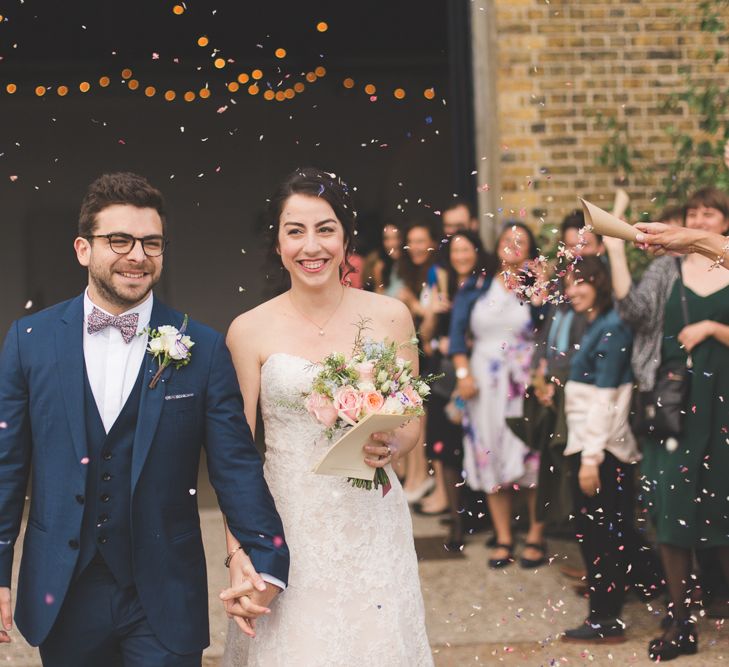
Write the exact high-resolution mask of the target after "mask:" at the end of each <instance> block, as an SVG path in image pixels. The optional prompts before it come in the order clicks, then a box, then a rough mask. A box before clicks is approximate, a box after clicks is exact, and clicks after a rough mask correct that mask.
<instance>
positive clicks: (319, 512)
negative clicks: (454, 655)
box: [223, 353, 433, 667]
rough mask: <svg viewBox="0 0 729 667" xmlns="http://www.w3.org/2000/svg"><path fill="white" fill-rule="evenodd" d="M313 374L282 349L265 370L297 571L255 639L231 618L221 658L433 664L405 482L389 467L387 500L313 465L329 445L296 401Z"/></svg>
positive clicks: (276, 477) (269, 471)
mask: <svg viewBox="0 0 729 667" xmlns="http://www.w3.org/2000/svg"><path fill="white" fill-rule="evenodd" d="M315 373H316V366H315V365H314V364H311V362H309V361H307V360H306V359H303V358H301V357H296V356H293V355H289V354H284V353H276V354H274V355H272V356H271V357H269V359H268V360H267V362H266V363H265V364H264V366H263V367H262V369H261V411H262V414H263V421H264V425H265V430H266V461H265V465H264V472H265V475H266V480H267V482H268V485H269V487H270V489H271V493H272V494H273V497H274V499H275V501H276V507H277V509H278V511H279V513H280V515H281V518H282V520H283V524H284V531H285V534H286V539H287V543H288V546H289V549H290V551H291V570H290V573H289V585H288V588H287V589H286V590H285V591H284V592H283V593H282V594H281V595H279V596H278V597H277V598H276V600H275V601H274V603H273V605H272V613H271V615H270V616H268V617H265V618H260V619H258V622H257V629H256V633H257V637H256V639H254V640H250V641H249V640H248V639H247V638H246V637H245V636H244V635H243V634H242V633H241V632H240V630H238V628H237V626H235V625H234V624H233V625H231V628H230V630H229V637H228V642H227V645H226V656H225V658H224V663H223V664H224V665H227V666H228V667H241V666H242V665H246V664H247V665H250V666H265V667H272V666H274V667H279V666H280V667H290V665H307V666H308V665H312V666H315V665H316V666H318V665H322V666H327V667H329V666H332V667H334V666H335V665H342V666H343V667H350V666H351V665H355V664H368V663H369V664H377V665H381V666H390V665H391V666H392V667H396V666H397V667H404V666H410V665H412V666H413V667H427V666H428V665H432V664H433V661H432V657H431V653H430V647H429V644H428V639H427V636H426V633H425V618H424V609H423V599H422V595H421V592H420V580H419V577H418V566H417V559H416V556H415V549H414V545H413V536H412V524H411V521H410V513H409V510H408V507H407V502H406V501H405V498H404V496H403V492H402V487H401V486H400V483H399V481H398V480H397V477H396V475H395V474H394V472H393V471H392V470H389V469H388V475H389V476H390V479H391V480H392V482H393V488H392V490H391V491H390V493H388V494H387V496H385V497H384V498H383V497H382V495H381V494H380V493H377V492H370V491H364V490H362V489H357V488H353V487H352V486H351V485H350V484H349V483H348V482H347V480H346V479H344V478H339V477H329V476H325V475H315V474H314V473H312V472H311V468H312V467H313V465H314V464H315V463H316V462H317V461H318V460H319V458H320V457H321V456H322V455H323V454H324V452H325V451H326V448H327V447H328V446H329V442H328V441H327V440H326V439H325V438H324V433H323V432H324V427H323V426H322V425H321V424H319V423H318V422H317V421H316V420H315V419H314V418H313V417H312V416H311V415H309V414H308V413H307V412H306V411H303V410H300V409H298V408H297V407H296V406H297V405H298V404H301V403H303V399H302V398H301V395H302V392H304V391H307V390H308V389H309V388H310V384H311V380H312V379H313V376H314V374H315ZM246 652H248V657H247V662H246Z"/></svg>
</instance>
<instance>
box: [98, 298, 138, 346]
mask: <svg viewBox="0 0 729 667" xmlns="http://www.w3.org/2000/svg"><path fill="white" fill-rule="evenodd" d="M138 323H139V313H127V314H126V315H118V316H115V315H109V314H108V313H105V312H103V311H101V310H99V309H98V308H97V307H96V306H94V309H93V310H92V311H91V314H90V315H89V317H88V328H87V329H86V330H87V331H88V332H89V333H90V334H95V333H99V331H103V330H104V329H106V328H107V327H114V328H115V329H119V331H120V332H121V335H122V338H123V339H124V342H125V343H128V342H129V341H130V340H132V338H134V336H135V335H136V333H137V324H138Z"/></svg>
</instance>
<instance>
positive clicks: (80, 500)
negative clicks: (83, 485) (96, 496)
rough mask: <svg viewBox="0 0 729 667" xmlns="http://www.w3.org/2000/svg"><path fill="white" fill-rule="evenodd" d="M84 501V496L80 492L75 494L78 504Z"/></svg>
mask: <svg viewBox="0 0 729 667" xmlns="http://www.w3.org/2000/svg"><path fill="white" fill-rule="evenodd" d="M84 501H85V498H84V497H83V496H82V495H81V494H79V495H77V496H76V502H77V503H78V504H79V505H83V504H84Z"/></svg>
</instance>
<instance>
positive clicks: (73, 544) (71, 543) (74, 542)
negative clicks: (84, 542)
mask: <svg viewBox="0 0 729 667" xmlns="http://www.w3.org/2000/svg"><path fill="white" fill-rule="evenodd" d="M68 546H69V547H71V548H72V549H78V540H69V541H68Z"/></svg>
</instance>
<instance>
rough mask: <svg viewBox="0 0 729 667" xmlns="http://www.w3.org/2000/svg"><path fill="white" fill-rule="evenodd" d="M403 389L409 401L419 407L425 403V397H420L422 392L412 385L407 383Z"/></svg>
mask: <svg viewBox="0 0 729 667" xmlns="http://www.w3.org/2000/svg"><path fill="white" fill-rule="evenodd" d="M401 391H402V393H403V394H405V396H406V397H407V399H408V401H410V404H411V405H414V406H415V407H416V408H419V407H420V406H421V405H422V404H423V399H422V398H421V397H420V394H419V393H418V392H417V391H415V389H413V387H412V385H406V386H405V387H403V388H402V390H401Z"/></svg>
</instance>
